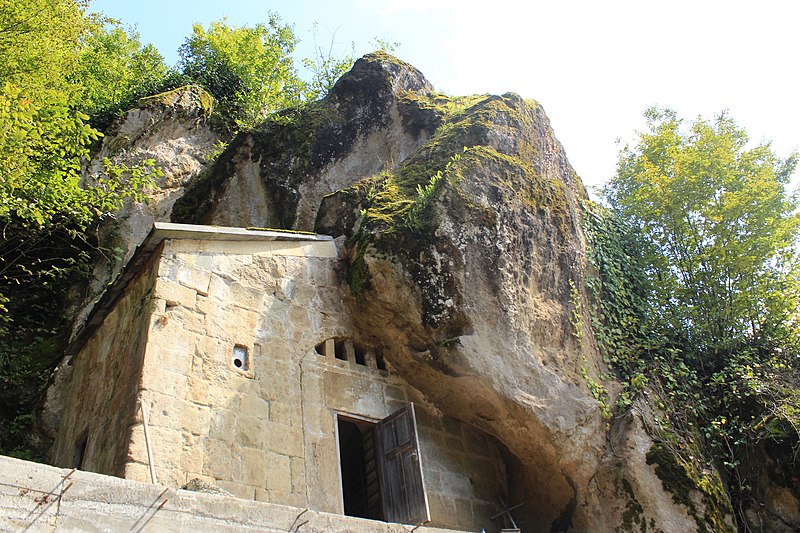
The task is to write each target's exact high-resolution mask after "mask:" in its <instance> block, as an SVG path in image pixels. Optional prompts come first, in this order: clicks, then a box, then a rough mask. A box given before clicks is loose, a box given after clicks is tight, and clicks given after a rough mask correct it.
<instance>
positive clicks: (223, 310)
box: [53, 223, 510, 531]
mask: <svg viewBox="0 0 800 533" xmlns="http://www.w3.org/2000/svg"><path fill="white" fill-rule="evenodd" d="M341 278H342V274H341V272H340V269H339V260H338V257H337V248H336V244H335V243H334V241H333V240H332V239H331V238H329V237H325V236H318V235H310V234H300V233H292V232H277V231H260V230H245V229H240V228H222V227H209V226H190V225H180V224H165V223H157V224H156V225H155V226H154V229H153V231H152V232H151V233H150V235H149V236H148V238H147V239H146V240H145V241H144V243H143V244H142V245H141V246H140V247H139V250H138V251H137V253H136V254H135V255H134V257H133V259H132V260H131V262H130V263H129V265H128V267H126V269H125V271H124V272H123V275H122V276H121V277H120V278H119V279H118V281H117V282H116V283H115V284H114V285H112V286H111V287H110V288H109V290H108V291H107V294H106V296H105V297H104V298H103V299H102V300H101V301H100V302H99V303H98V304H97V305H96V307H95V311H94V312H93V314H92V315H91V316H90V318H89V320H88V322H87V327H86V328H85V330H84V332H83V333H82V334H80V335H79V336H78V337H77V339H76V340H75V342H74V343H73V346H72V348H71V353H72V354H73V355H72V358H71V360H70V361H69V363H68V365H69V366H68V368H65V371H69V372H70V376H69V379H68V385H67V389H66V391H65V394H66V407H65V409H64V412H63V416H62V422H61V426H60V430H59V434H58V437H57V440H56V443H55V446H54V448H53V461H54V463H55V464H56V465H58V466H68V467H72V466H75V467H79V468H81V469H84V470H90V471H94V472H99V473H105V474H111V475H116V476H119V477H124V478H128V479H133V480H138V481H153V482H156V481H157V482H158V483H162V484H166V485H168V486H172V487H176V488H177V487H181V486H183V485H185V484H186V483H187V482H188V481H190V480H192V479H196V478H199V479H201V480H204V481H207V482H210V483H213V484H215V485H217V486H219V487H221V488H223V489H225V490H227V491H229V492H230V493H232V494H233V495H235V496H237V497H239V498H243V499H249V500H257V501H264V502H271V503H279V504H285V505H291V506H296V507H299V508H310V509H313V510H317V511H324V512H333V513H339V514H348V515H351V516H358V517H364V518H373V519H380V520H385V521H391V522H405V523H419V522H425V521H428V522H429V523H430V525H433V526H439V527H445V528H455V529H466V530H473V531H476V530H477V531H480V530H481V529H482V528H484V529H486V531H493V530H497V529H499V527H500V526H501V523H500V522H497V521H496V520H494V521H493V520H492V516H494V515H496V514H497V513H498V512H499V511H500V510H501V501H503V500H504V499H506V498H507V496H508V486H507V480H508V478H509V474H510V472H508V471H507V467H506V465H507V463H508V460H507V454H508V452H507V451H506V450H505V448H504V447H503V446H502V444H500V443H499V442H498V441H496V440H495V439H494V438H492V437H490V436H489V435H487V434H485V433H483V432H481V431H480V430H477V429H475V428H473V427H471V426H469V425H466V424H463V423H461V422H459V421H458V420H455V419H453V418H450V417H448V416H447V415H446V413H442V412H439V411H438V410H437V409H436V408H434V407H432V406H431V405H430V404H429V403H427V402H426V401H425V398H423V397H422V396H421V394H420V393H419V392H418V391H416V390H415V389H414V388H412V387H411V386H409V385H408V384H407V383H406V381H405V380H404V379H403V377H402V376H399V375H397V373H396V372H395V371H394V370H393V369H392V367H391V365H390V363H389V362H388V361H386V360H384V359H383V357H382V352H383V349H384V347H382V346H380V345H376V344H375V342H374V341H373V340H372V339H373V337H371V336H370V335H369V332H363V331H357V330H356V329H355V328H354V326H353V324H352V321H351V318H350V311H349V310H348V307H347V306H346V305H345V302H344V300H345V297H346V294H347V290H348V289H347V285H346V283H345V282H344V280H343V279H341ZM409 406H413V407H409ZM393 414H394V418H391V415H393ZM387 417H390V418H387ZM382 421H383V422H382ZM386 435H391V437H387V436H386ZM390 440H391V441H393V442H394V444H393V445H392V444H391V443H389V441H390ZM395 441H396V442H395ZM406 441H407V443H405V442H406ZM404 443H405V444H404ZM406 444H407V445H406ZM392 446H394V447H395V449H392ZM393 454H399V455H402V456H403V458H402V460H400V461H401V462H398V463H396V464H394V466H392V463H387V461H389V460H388V459H386V457H389V456H394V455H393ZM402 461H405V462H402ZM387 464H388V466H387ZM414 464H416V465H417V467H418V472H419V473H418V474H415V473H413V472H412V473H409V465H412V466H413V465H414ZM398 476H399V477H404V476H405V478H409V476H410V477H414V476H418V477H419V479H418V480H416V482H417V483H418V484H419V487H420V489H419V492H417V493H414V494H411V495H408V494H401V493H398V492H397V491H398V490H400V489H397V487H396V486H394V485H392V483H393V482H394V481H396V479H395V478H397V477H398ZM405 478H404V481H401V483H400V484H401V485H402V484H412V483H411V481H409V479H405ZM395 485H396V484H395ZM403 490H404V489H403ZM398 508H400V510H399V511H398ZM415 508H416V511H415V510H414V509H415ZM420 508H422V511H420ZM396 513H399V514H396ZM404 513H405V514H404ZM409 513H410V514H409ZM425 514H427V515H428V516H425Z"/></svg>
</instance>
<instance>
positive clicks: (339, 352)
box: [333, 339, 347, 361]
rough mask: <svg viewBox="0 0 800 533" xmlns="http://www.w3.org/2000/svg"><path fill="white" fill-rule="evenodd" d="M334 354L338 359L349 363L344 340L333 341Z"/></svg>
mask: <svg viewBox="0 0 800 533" xmlns="http://www.w3.org/2000/svg"><path fill="white" fill-rule="evenodd" d="M333 354H334V355H335V356H336V359H341V360H342V361H347V352H346V351H345V347H344V339H336V340H335V341H333Z"/></svg>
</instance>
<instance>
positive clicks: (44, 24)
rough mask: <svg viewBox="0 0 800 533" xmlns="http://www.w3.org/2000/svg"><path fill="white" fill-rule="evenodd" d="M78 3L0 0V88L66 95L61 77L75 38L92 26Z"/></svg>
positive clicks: (70, 63) (72, 58)
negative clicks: (10, 84) (9, 86)
mask: <svg viewBox="0 0 800 533" xmlns="http://www.w3.org/2000/svg"><path fill="white" fill-rule="evenodd" d="M87 7H88V1H84V0H26V1H25V2H17V1H14V0H0V56H1V57H2V58H3V60H2V61H0V84H2V83H5V82H13V83H14V84H16V85H18V86H19V87H22V88H23V89H25V90H27V91H28V92H29V93H39V92H40V91H46V90H56V91H58V92H61V93H67V94H70V95H72V94H73V91H74V90H79V88H78V87H71V86H70V84H69V82H68V80H67V78H66V75H65V73H69V72H71V71H72V69H73V68H74V67H75V65H76V63H77V60H78V56H77V54H76V51H77V50H79V49H80V47H81V40H82V39H83V37H84V36H85V35H86V33H87V31H88V29H89V27H90V26H91V24H92V23H93V22H92V20H91V19H90V18H89V17H88V16H87V14H86V9H87Z"/></svg>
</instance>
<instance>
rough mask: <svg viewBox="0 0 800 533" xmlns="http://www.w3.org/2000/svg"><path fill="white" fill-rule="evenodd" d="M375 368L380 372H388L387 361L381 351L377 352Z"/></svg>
mask: <svg viewBox="0 0 800 533" xmlns="http://www.w3.org/2000/svg"><path fill="white" fill-rule="evenodd" d="M375 366H377V367H378V370H386V361H385V360H384V359H383V354H382V353H381V351H380V350H377V349H376V350H375Z"/></svg>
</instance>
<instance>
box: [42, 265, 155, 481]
mask: <svg viewBox="0 0 800 533" xmlns="http://www.w3.org/2000/svg"><path fill="white" fill-rule="evenodd" d="M157 267H158V263H157V261H155V260H153V261H150V262H148V263H147V265H146V266H145V268H144V269H143V270H142V272H141V273H140V274H139V276H138V277H137V278H136V279H135V280H134V281H133V282H132V283H131V284H130V285H129V286H128V288H127V290H126V291H125V293H124V294H123V296H122V298H121V299H120V300H119V301H118V302H117V305H116V306H115V307H114V309H113V310H112V311H111V312H110V313H109V315H108V316H107V317H106V319H105V321H104V322H103V325H102V327H101V330H100V331H99V332H98V334H96V335H94V336H92V337H91V338H90V339H89V341H88V342H87V343H86V345H85V346H84V347H83V349H82V350H81V352H80V353H79V354H78V355H76V356H75V357H73V358H72V360H71V361H70V362H69V363H68V364H69V365H70V366H69V367H68V369H69V371H70V372H71V376H70V378H69V385H68V387H67V390H66V391H65V398H66V399H67V400H66V406H65V408H64V411H63V415H62V419H61V422H60V429H59V433H58V435H57V438H56V440H55V444H54V446H53V450H52V459H53V462H54V464H56V465H58V466H65V467H67V466H68V467H72V466H75V465H74V464H73V462H74V461H75V452H76V447H77V446H78V445H79V443H80V442H82V441H84V439H85V442H86V449H85V452H84V460H83V465H82V467H81V468H83V469H84V470H91V471H94V472H101V473H104V474H111V475H118V476H121V475H123V474H124V465H125V463H126V462H127V452H128V442H129V438H130V429H131V425H132V424H133V422H134V413H135V412H136V410H137V408H138V404H137V401H138V393H139V380H140V376H141V372H142V361H143V356H144V351H145V345H146V343H147V333H148V329H149V321H150V318H151V314H152V298H151V296H152V294H151V293H152V286H153V282H154V280H155V278H156V275H157V270H158V269H157ZM59 371H64V370H63V369H61V370H59Z"/></svg>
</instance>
